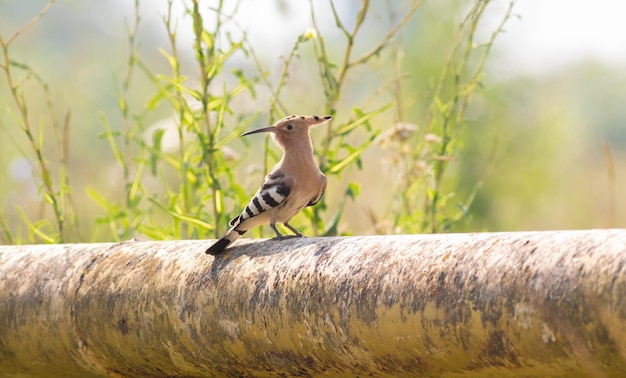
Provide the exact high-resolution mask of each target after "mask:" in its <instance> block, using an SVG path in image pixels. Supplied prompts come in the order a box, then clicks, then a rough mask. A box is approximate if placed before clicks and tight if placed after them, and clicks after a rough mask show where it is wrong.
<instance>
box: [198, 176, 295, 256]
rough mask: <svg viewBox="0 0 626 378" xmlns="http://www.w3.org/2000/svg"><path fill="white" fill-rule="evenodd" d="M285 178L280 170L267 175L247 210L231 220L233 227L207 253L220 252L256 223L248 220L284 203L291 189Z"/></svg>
mask: <svg viewBox="0 0 626 378" xmlns="http://www.w3.org/2000/svg"><path fill="white" fill-rule="evenodd" d="M284 178H285V175H284V173H282V172H280V171H276V172H270V173H269V174H268V175H267V176H266V177H265V181H264V182H263V186H261V189H259V191H258V192H257V193H256V194H255V195H254V197H252V200H250V202H249V203H248V206H246V208H245V210H244V211H242V212H241V214H239V215H238V216H237V217H236V218H234V219H233V220H231V221H230V224H229V225H230V227H231V228H230V230H228V233H227V234H226V236H224V237H223V238H221V239H220V240H218V241H217V242H216V243H215V244H213V245H212V246H211V247H210V248H209V249H207V251H206V253H208V254H209V255H214V256H215V255H217V254H220V253H221V252H222V251H223V250H224V249H225V248H226V247H228V245H229V244H230V243H232V242H234V241H235V240H237V239H239V237H240V236H241V235H243V234H244V233H245V232H246V231H247V230H248V229H249V228H250V227H251V226H252V224H254V222H250V223H252V224H250V223H248V224H247V225H246V221H247V220H249V219H251V218H254V217H256V216H257V215H259V214H261V213H264V212H266V211H268V210H271V209H273V208H275V207H277V206H279V205H280V204H281V203H283V202H284V201H285V199H286V198H287V196H288V195H289V192H290V191H291V187H290V185H288V183H287V182H285V180H284Z"/></svg>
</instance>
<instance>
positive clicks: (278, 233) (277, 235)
mask: <svg viewBox="0 0 626 378" xmlns="http://www.w3.org/2000/svg"><path fill="white" fill-rule="evenodd" d="M270 227H271V228H272V230H274V232H275V233H276V237H275V238H272V240H283V239H284V238H285V237H284V236H283V235H282V234H281V233H280V232H278V229H277V228H276V224H274V223H270Z"/></svg>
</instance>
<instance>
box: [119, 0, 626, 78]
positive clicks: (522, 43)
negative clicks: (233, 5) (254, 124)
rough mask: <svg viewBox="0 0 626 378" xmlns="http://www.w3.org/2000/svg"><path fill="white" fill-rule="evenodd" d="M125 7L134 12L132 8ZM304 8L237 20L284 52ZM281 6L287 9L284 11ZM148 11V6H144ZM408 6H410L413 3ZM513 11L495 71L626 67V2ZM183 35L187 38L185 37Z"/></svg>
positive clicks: (256, 9) (496, 1)
mask: <svg viewBox="0 0 626 378" xmlns="http://www.w3.org/2000/svg"><path fill="white" fill-rule="evenodd" d="M120 1H123V2H124V3H126V5H125V6H124V7H125V8H126V7H127V8H128V11H130V12H132V7H131V6H130V5H128V4H130V2H126V1H124V0H120ZM430 1H437V0H430ZM492 1H493V4H491V5H490V7H491V17H489V18H487V20H486V21H487V22H486V23H485V25H484V26H485V30H487V31H489V32H490V30H493V28H494V27H495V26H496V25H497V24H498V23H499V22H500V19H501V16H502V15H503V14H504V13H503V12H504V11H505V9H506V7H507V6H508V4H509V0H492ZM162 3H163V4H164V2H158V3H156V4H155V3H152V4H150V8H151V10H152V11H153V16H156V13H162V12H163V11H164V9H163V4H162ZM299 3H300V4H301V5H299V6H293V4H294V3H290V2H287V1H286V0H282V1H278V0H244V1H243V2H242V5H241V7H240V9H239V13H238V15H237V20H238V22H239V23H240V24H242V25H245V26H252V29H253V30H254V33H255V35H250V36H249V37H250V39H251V40H252V41H253V42H254V41H255V40H262V41H272V42H273V43H274V45H277V46H280V47H281V50H284V49H287V50H288V49H289V48H290V47H291V45H292V44H293V38H294V35H297V34H300V33H302V32H303V31H304V30H305V29H306V28H308V27H309V26H310V18H309V3H308V2H307V1H305V0H299ZM313 3H314V6H315V7H316V11H317V14H318V22H319V23H320V24H325V23H330V24H334V21H333V20H332V19H328V20H324V19H321V16H322V15H324V14H328V15H330V9H329V7H328V1H325V0H319V1H314V2H313ZM157 4H158V5H157ZM175 4H176V3H175ZM281 4H282V5H286V6H285V7H282V8H281ZM335 4H336V6H337V8H338V10H339V12H340V13H343V12H342V8H350V7H355V6H356V7H358V1H345V0H335ZM120 5H122V4H120ZM143 5H144V6H146V4H145V2H144V4H143ZM155 5H156V7H155ZM403 6H405V7H406V6H408V1H407V3H406V4H404V5H403ZM155 8H156V9H155ZM157 9H158V11H157ZM514 9H515V11H514V13H516V14H517V15H519V16H520V17H521V19H518V18H512V19H511V20H509V22H508V24H507V25H506V27H505V29H506V33H505V34H503V35H501V36H500V37H498V39H497V41H496V44H495V46H494V51H493V52H494V55H495V56H497V57H498V58H497V60H496V58H495V57H490V58H489V60H488V61H490V62H491V61H492V60H495V61H494V62H492V63H494V66H492V68H493V69H495V70H496V71H498V70H499V69H498V68H497V67H495V66H504V67H506V68H507V72H509V73H514V72H515V71H522V72H526V73H531V74H536V73H542V72H545V71H550V70H554V69H558V68H559V67H560V66H562V65H564V64H570V63H574V62H576V61H579V60H583V59H589V58H591V59H598V60H603V61H606V62H608V63H611V64H615V65H626V1H625V0H595V1H589V0H517V2H516V4H515V8H514ZM281 12H282V14H281ZM418 12H419V10H418ZM148 13H150V12H148ZM146 15H147V14H144V16H146ZM259 15H262V17H259ZM148 18H149V17H148ZM346 21H347V20H346ZM158 22H160V21H158ZM183 29H188V28H183ZM180 34H181V35H184V34H185V31H184V30H183V32H182V33H180ZM281 45H284V46H281ZM283 47H284V48H283ZM257 53H261V54H262V53H263V52H260V51H257ZM268 53H269V52H268Z"/></svg>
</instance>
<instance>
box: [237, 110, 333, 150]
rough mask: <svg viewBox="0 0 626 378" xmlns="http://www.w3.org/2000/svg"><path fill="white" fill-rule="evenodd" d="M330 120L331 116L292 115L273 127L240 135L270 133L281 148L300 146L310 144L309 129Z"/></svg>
mask: <svg viewBox="0 0 626 378" xmlns="http://www.w3.org/2000/svg"><path fill="white" fill-rule="evenodd" d="M332 118H333V116H331V115H327V116H323V117H319V116H297V115H292V116H288V117H285V118H283V119H281V120H280V121H278V122H276V123H275V124H274V125H273V126H269V127H263V128H261V129H256V130H252V131H248V132H247V133H245V134H242V136H246V135H250V134H256V133H272V135H273V137H274V140H276V143H278V145H280V146H281V147H282V148H286V147H288V146H292V145H294V146H298V145H301V143H302V142H306V143H308V144H310V141H309V128H311V127H314V126H317V125H321V124H322V123H325V122H328V121H330V120H331V119H332Z"/></svg>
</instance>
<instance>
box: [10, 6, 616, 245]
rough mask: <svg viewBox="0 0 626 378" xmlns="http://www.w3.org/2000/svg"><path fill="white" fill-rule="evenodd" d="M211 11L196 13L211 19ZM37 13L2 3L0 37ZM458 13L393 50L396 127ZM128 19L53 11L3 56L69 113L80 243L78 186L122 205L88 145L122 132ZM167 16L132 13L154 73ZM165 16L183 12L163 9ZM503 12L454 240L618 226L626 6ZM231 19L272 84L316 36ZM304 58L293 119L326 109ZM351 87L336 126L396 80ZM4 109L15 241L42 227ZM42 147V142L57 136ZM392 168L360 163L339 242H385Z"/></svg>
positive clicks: (59, 111) (182, 24) (182, 23)
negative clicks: (360, 238)
mask: <svg viewBox="0 0 626 378" xmlns="http://www.w3.org/2000/svg"><path fill="white" fill-rule="evenodd" d="M212 3H213V2H210V1H206V2H201V4H204V5H206V6H209V5H210V4H212ZM491 3H492V4H490V6H489V8H488V13H487V14H486V15H485V17H484V20H485V21H486V22H484V23H482V24H481V25H480V27H479V30H478V32H479V34H480V35H479V37H480V38H483V39H486V38H488V36H489V35H490V34H491V33H492V32H493V31H494V30H495V28H496V27H497V25H498V23H499V22H500V21H501V18H502V16H503V14H504V13H505V11H506V8H507V7H508V5H509V2H508V1H502V0H493V1H492V2H491ZM45 4H46V2H45V1H40V0H30V1H24V2H10V1H2V2H0V35H1V36H2V37H3V38H7V37H8V36H9V35H11V34H12V33H14V32H15V31H16V30H18V29H20V28H21V27H22V26H23V25H24V24H25V23H26V22H28V21H29V20H30V19H31V18H32V17H33V16H34V15H36V14H37V13H38V12H39V11H40V9H41V8H42V7H43V6H44V5H45ZM312 4H313V6H314V7H315V8H316V12H317V23H318V25H317V26H318V28H319V31H320V33H322V34H323V35H324V37H325V38H326V42H327V44H328V48H329V51H330V54H331V56H332V57H333V58H334V59H336V60H340V59H341V58H342V57H341V55H340V50H339V49H338V48H337V47H336V46H335V45H334V44H333V43H334V41H335V40H338V39H339V37H340V32H339V31H338V30H337V29H336V28H335V22H334V19H333V18H332V16H331V15H332V13H331V11H330V7H329V3H328V2H326V1H317V0H316V1H313V2H312ZM469 4H471V2H469V1H451V0H448V1H432V0H431V1H428V0H426V1H424V3H423V4H422V5H421V7H420V8H419V9H418V10H417V12H416V14H415V15H414V17H413V18H412V19H411V21H410V22H409V24H408V25H407V27H406V28H404V29H403V30H402V31H401V32H400V34H399V35H398V37H397V38H396V39H394V42H395V43H396V44H397V52H398V53H400V54H401V56H402V57H403V59H402V61H401V65H400V67H399V73H400V74H402V75H406V78H404V79H403V84H402V91H403V96H402V98H403V99H404V101H405V102H404V104H403V106H402V108H403V112H404V114H403V118H405V119H406V120H407V121H410V122H413V123H415V124H417V127H419V120H420V119H421V117H422V116H423V114H420V113H423V111H424V110H423V109H424V105H423V104H421V102H423V101H426V100H427V99H428V98H429V97H428V90H429V88H432V86H433V84H432V83H433V82H435V81H436V79H437V77H438V75H439V71H440V70H441V66H442V62H444V61H445V58H446V54H447V53H448V51H449V48H450V44H451V39H452V37H453V33H454V30H455V27H456V26H457V24H458V22H459V21H460V19H461V18H462V16H463V15H464V12H465V11H466V10H467V8H468V6H469ZM133 5H134V4H133V3H132V2H130V1H122V0H105V1H89V2H87V1H69V0H68V1H64V0H59V1H57V2H56V3H55V4H54V5H53V6H52V8H51V10H50V11H49V12H48V13H47V14H46V15H45V16H44V17H43V18H42V19H41V20H40V21H39V22H38V23H37V24H36V25H35V26H34V27H32V28H31V29H29V30H27V31H26V32H25V33H24V34H23V35H21V36H19V38H17V39H16V40H15V42H14V43H13V44H12V45H11V47H10V51H11V56H12V57H13V58H14V59H17V60H19V61H21V62H26V63H27V64H29V65H30V67H31V68H32V69H33V70H34V71H36V72H37V74H38V75H39V76H40V77H41V78H42V79H43V80H44V81H45V82H46V83H47V84H48V88H49V91H50V97H51V99H52V100H53V102H54V109H55V110H54V114H55V116H56V117H57V118H58V119H59V120H61V122H62V120H63V119H64V118H65V117H66V114H67V113H66V112H67V111H68V109H69V110H70V111H71V126H70V145H69V162H68V166H69V169H70V172H69V175H70V181H71V184H72V190H73V197H74V200H75V202H76V207H77V209H78V210H79V212H78V217H79V221H80V225H81V227H82V228H83V230H82V234H83V237H82V239H83V240H85V241H90V238H89V236H88V235H90V234H92V232H91V231H90V228H91V227H92V224H93V219H94V218H96V217H98V216H101V215H102V212H101V209H99V208H98V206H97V205H96V204H95V203H94V201H93V200H92V199H91V198H89V197H88V196H87V195H86V189H85V188H87V187H95V188H97V189H98V190H99V191H100V192H102V193H106V194H107V195H109V196H111V197H113V198H115V196H119V195H120V193H119V191H120V183H119V180H120V172H119V167H117V165H116V164H115V161H114V159H113V156H112V153H111V148H110V146H109V145H108V144H107V143H106V140H103V139H101V138H98V135H99V134H101V133H102V132H103V127H102V123H101V120H100V115H101V114H104V115H106V117H107V119H108V121H109V123H110V124H111V125H112V126H113V128H116V127H117V126H118V125H119V123H120V122H121V117H120V112H119V109H118V108H117V106H118V104H117V97H116V88H119V87H120V83H121V82H122V81H123V79H124V73H125V67H126V64H127V60H128V40H127V34H126V29H127V28H128V27H129V26H130V25H131V24H132V20H133V17H134V8H133ZM166 5H167V3H166V2H165V1H144V2H142V3H141V17H142V20H141V24H140V25H141V26H140V30H139V32H138V35H137V38H138V43H139V46H140V47H139V51H140V54H141V58H142V60H143V61H144V62H145V63H147V64H150V67H151V69H152V70H154V71H156V72H159V71H163V72H168V70H169V68H168V63H167V60H166V59H165V58H164V57H163V55H162V54H160V53H159V51H158V50H159V49H165V50H167V46H168V44H167V35H166V34H165V31H164V28H163V22H162V16H163V14H164V13H165V11H166V8H167V6H166ZM174 6H175V7H176V6H180V4H179V3H177V2H174ZM336 6H337V11H338V13H339V15H340V16H341V17H342V19H345V20H346V24H347V27H351V25H350V21H349V20H353V19H354V18H355V17H356V12H358V9H359V6H360V2H357V1H338V2H336ZM409 6H410V3H409V2H403V1H385V2H375V4H372V6H371V8H372V9H371V12H370V14H368V20H367V23H366V26H367V28H366V29H365V31H364V32H363V34H362V35H361V38H363V40H359V41H357V42H358V43H357V44H356V46H355V50H356V51H357V52H363V51H365V50H366V49H367V46H371V45H372V44H374V43H376V42H375V41H378V40H379V39H380V38H381V35H383V34H384V33H385V32H386V30H388V29H389V27H390V25H389V19H390V16H389V15H390V14H391V15H392V16H393V12H394V10H402V9H407V8H408V7H409ZM181 9H182V8H181ZM514 14H515V15H516V16H518V17H513V18H511V19H510V20H509V21H508V22H507V23H506V25H505V27H504V29H505V31H506V32H505V33H504V34H502V35H500V36H499V37H498V38H497V39H496V41H495V45H494V46H493V48H492V50H491V53H490V55H489V56H488V58H487V63H486V66H485V68H484V72H485V77H484V79H483V80H482V85H481V87H480V88H479V89H477V91H476V94H475V95H474V97H473V99H472V103H471V105H470V107H469V109H468V115H467V116H468V122H467V124H466V126H465V128H464V130H463V138H462V140H463V143H462V146H461V148H460V149H458V150H457V151H456V156H455V160H454V162H453V163H452V165H451V168H450V172H449V175H450V176H451V177H452V178H453V179H452V180H453V181H455V182H456V183H457V189H456V190H458V193H457V195H458V196H459V197H460V198H463V197H467V196H468V195H469V193H471V192H472V190H473V188H475V187H476V185H477V184H480V189H479V190H478V191H477V193H476V197H475V200H474V202H473V204H472V206H471V209H470V212H469V215H470V216H469V217H468V218H467V220H466V221H464V222H459V223H457V224H455V226H454V227H453V228H452V231H459V232H460V231H463V232H465V231H516V230H547V229H580V228H606V227H626V196H625V195H624V194H625V193H626V38H624V36H626V23H624V22H623V19H622V18H623V15H624V14H626V3H624V4H623V3H621V2H617V1H611V0H601V1H596V2H594V3H593V4H590V3H589V2H585V1H582V0H552V1H549V2H546V1H543V2H528V1H522V2H518V3H516V4H515V6H514ZM325 15H326V16H327V17H324V16H325ZM395 16H396V17H398V18H401V17H402V15H401V14H398V15H395ZM235 21H236V23H237V24H238V25H239V26H240V27H241V29H243V30H245V31H246V33H247V36H248V38H249V41H250V42H251V44H252V45H253V46H254V49H255V52H256V53H257V55H258V56H259V58H260V59H261V61H262V63H263V66H264V67H265V68H266V69H267V70H269V71H270V72H271V74H270V77H277V76H278V73H279V72H280V70H281V69H282V60H281V59H282V58H281V57H284V56H286V55H287V54H289V52H290V50H291V48H292V46H293V44H294V41H295V40H296V39H297V36H298V35H300V34H302V33H303V32H304V31H305V30H306V29H308V28H310V27H311V26H312V24H311V19H310V8H309V3H307V2H289V1H286V0H263V1H258V0H255V1H253V0H242V1H241V2H240V6H239V11H238V12H237V14H236V17H235ZM189 25H190V19H189V17H182V18H180V19H179V20H178V28H179V33H178V38H179V40H178V45H179V47H180V51H179V53H180V55H181V57H182V60H181V64H182V69H183V72H185V70H191V69H192V68H193V64H194V62H193V58H194V51H193V49H192V48H191V46H192V38H193V37H192V33H191V27H190V26H189ZM237 32H239V31H238V30H237V29H236V28H235V29H233V33H237ZM366 39H371V41H368V40H366ZM300 59H301V60H302V61H303V62H302V63H300V65H299V66H298V68H297V69H294V71H293V72H292V73H291V75H290V78H289V79H290V81H289V83H288V88H289V98H288V99H286V100H285V103H286V104H287V106H288V108H289V110H290V111H291V112H292V113H295V114H309V113H310V114H314V113H318V112H320V111H321V110H319V111H316V109H323V99H322V98H319V99H318V98H317V97H316V96H317V95H316V93H319V86H317V85H316V83H311V82H310V81H311V80H309V78H314V77H315V75H314V74H312V73H311V72H313V70H316V68H315V66H314V65H313V64H307V59H309V60H310V59H311V56H309V55H307V54H306V53H303V54H302V56H301V58H300ZM3 64H4V63H3ZM229 64H231V65H233V67H237V68H240V69H243V70H248V71H253V69H252V67H253V65H252V63H251V61H250V58H249V57H245V56H243V55H242V56H237V57H235V59H233V60H232V61H231V62H230V63H229ZM360 73H361V74H360V75H358V76H352V77H350V78H349V80H350V88H352V89H350V90H349V91H346V92H345V93H344V97H343V98H342V100H341V101H340V103H339V105H340V107H339V108H338V109H337V117H338V118H339V119H341V118H342V117H343V118H344V119H345V118H346V117H347V114H349V113H350V112H351V110H350V108H351V106H353V105H352V102H359V101H360V102H363V99H366V98H367V97H368V95H369V94H370V93H371V92H373V91H375V90H377V88H379V87H380V85H381V82H384V80H385V79H384V77H389V76H390V75H393V74H394V72H393V68H392V67H390V64H389V60H388V59H384V58H380V59H372V60H371V61H370V62H368V67H367V69H364V70H363V71H360ZM315 74H316V72H315ZM29 85H30V84H29ZM133 88H134V92H133V97H132V99H131V100H132V101H133V102H134V104H132V103H131V105H134V106H135V107H141V106H143V105H144V104H145V103H146V102H147V101H148V100H149V99H150V98H151V96H152V95H153V94H152V92H151V90H152V89H151V86H150V83H148V81H147V80H145V79H143V80H142V79H141V78H138V79H137V80H136V81H135V82H134V84H133ZM311 88H313V89H311ZM29 89H30V91H29ZM26 91H27V92H28V93H32V95H31V96H32V97H29V104H30V105H29V114H30V116H31V117H33V119H34V120H35V121H34V124H37V119H38V115H39V114H44V113H46V114H47V110H46V106H47V105H46V101H45V98H44V97H43V96H40V94H41V91H38V90H36V88H35V86H34V85H32V86H31V87H30V88H29V87H26ZM38 94H39V97H37V96H38ZM264 101H267V98H266V97H263V95H262V94H261V95H260V96H258V97H257V98H256V100H255V101H254V102H253V103H241V104H239V106H240V108H239V109H234V110H235V111H241V112H242V113H246V112H247V113H250V112H254V111H256V110H261V111H262V110H263V107H264V106H266V103H264ZM0 104H2V111H1V112H0V172H2V174H1V176H0V177H2V180H0V201H1V202H2V204H1V206H2V209H3V212H4V216H5V217H6V219H7V220H8V225H9V227H10V228H11V230H12V232H17V230H18V229H19V227H20V226H19V225H20V223H21V220H20V216H19V214H18V212H17V211H16V206H19V207H20V208H22V209H24V212H25V213H26V214H27V215H28V217H29V218H30V219H31V220H33V219H34V220H36V219H38V217H49V214H47V213H46V211H47V210H45V209H44V207H45V206H42V201H41V196H40V195H38V191H37V187H36V185H35V183H34V180H33V174H32V169H31V166H32V164H33V161H34V159H33V157H32V156H31V155H32V154H31V153H30V150H29V149H28V143H27V141H26V139H25V138H24V135H23V133H21V132H20V131H19V128H18V127H17V126H16V124H15V122H14V121H13V118H12V116H11V112H10V111H8V110H7V109H8V108H10V107H11V106H12V103H11V98H10V92H9V90H8V88H7V83H6V78H5V77H4V76H0ZM13 111H14V110H13ZM393 112H394V110H393V109H392V110H389V111H387V112H386V113H384V114H382V115H381V116H379V117H376V118H374V119H373V120H372V126H373V127H374V128H378V129H381V130H385V129H388V128H389V127H390V125H391V124H392V122H393V119H394V116H393ZM343 114H346V115H345V116H344V115H343ZM170 115H171V114H169V113H167V112H165V111H159V110H158V109H157V110H155V112H154V113H153V114H151V115H150V117H149V118H148V120H150V121H151V122H153V123H157V122H159V121H162V120H163V119H165V118H167V117H169V116H170ZM263 120H267V117H265V118H264V117H263V116H261V117H259V119H258V121H257V122H255V125H256V126H262V125H263ZM253 126H254V125H253ZM313 133H315V131H314V132H313ZM46 141H50V143H53V138H52V136H50V137H49V138H47V139H46ZM164 143H165V142H164ZM250 143H254V142H250ZM231 147H232V148H233V150H234V151H235V152H237V153H239V154H242V155H244V158H245V159H248V160H254V159H255V157H254V156H251V152H250V151H248V152H245V149H244V145H243V144H242V142H240V141H234V142H233V143H231ZM47 148H48V150H49V151H50V154H51V155H50V156H51V157H50V159H49V160H50V162H51V163H52V164H55V158H52V156H54V155H55V154H56V149H55V147H54V146H53V145H50V146H47ZM389 154H390V152H389V151H388V150H386V149H384V148H382V147H380V146H378V145H374V146H372V147H370V149H368V150H367V151H366V152H365V154H364V155H363V170H361V171H358V170H355V171H353V172H351V173H350V175H351V177H350V180H352V181H355V182H358V183H359V184H360V185H361V195H360V197H359V198H358V199H357V200H356V201H355V202H350V203H349V204H348V206H347V208H346V212H345V214H344V217H343V219H342V222H341V224H340V231H341V232H342V233H350V234H368V233H374V232H381V227H379V225H377V224H378V223H380V222H384V221H385V220H386V219H387V218H388V217H389V216H390V214H389V211H390V206H391V202H392V195H393V194H394V193H390V191H392V190H393V189H390V188H392V187H393V185H391V183H392V182H393V181H394V180H401V178H398V177H395V176H394V174H393V173H392V172H391V170H390V168H389V163H388V162H387V161H386V159H385V158H386V156H387V155H389ZM245 167H246V166H245V164H242V165H241V166H240V168H238V169H239V170H240V173H239V174H240V175H241V180H244V178H245V177H246V168H245ZM256 185H258V182H256V181H255V182H254V183H250V184H249V185H246V190H247V192H248V193H249V194H252V193H253V192H254V191H255V190H256ZM332 194H333V192H332V190H329V195H332ZM207 221H208V222H210V220H207ZM382 229H384V227H382ZM386 232H394V230H393V229H391V230H386ZM95 239H97V240H101V239H103V237H101V236H100V237H96V238H95ZM104 239H106V237H105V238H104ZM0 241H3V239H1V238H0Z"/></svg>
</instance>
